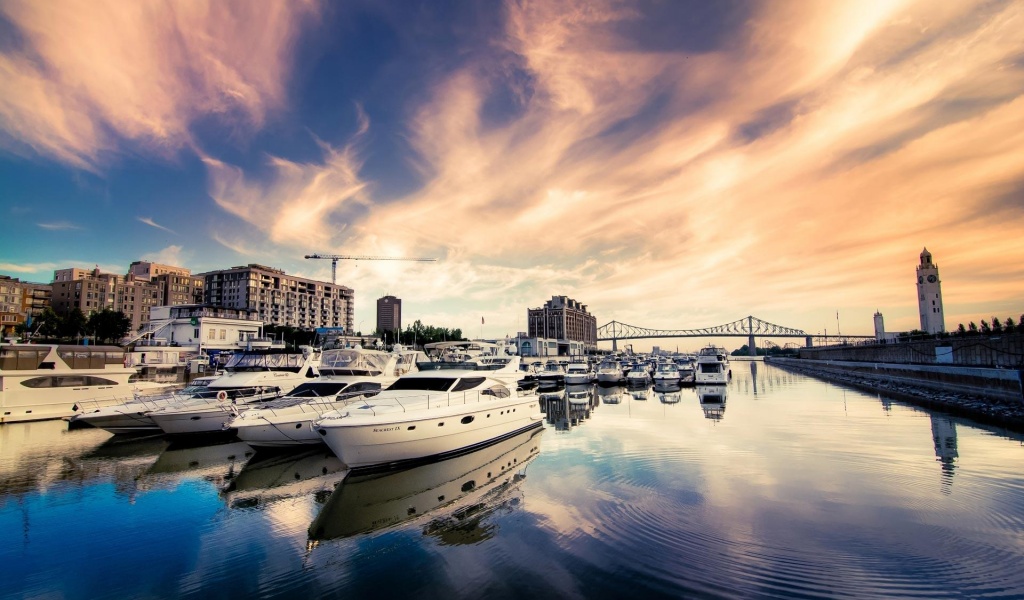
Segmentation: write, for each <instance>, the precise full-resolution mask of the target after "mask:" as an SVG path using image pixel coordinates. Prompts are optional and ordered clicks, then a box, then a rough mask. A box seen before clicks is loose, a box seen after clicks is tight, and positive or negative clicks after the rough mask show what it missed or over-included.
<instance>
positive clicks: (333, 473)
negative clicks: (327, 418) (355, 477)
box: [221, 447, 348, 508]
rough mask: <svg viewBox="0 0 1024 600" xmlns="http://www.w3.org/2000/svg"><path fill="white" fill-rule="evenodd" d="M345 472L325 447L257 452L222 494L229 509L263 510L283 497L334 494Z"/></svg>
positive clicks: (346, 471) (339, 461)
mask: <svg viewBox="0 0 1024 600" xmlns="http://www.w3.org/2000/svg"><path fill="white" fill-rule="evenodd" d="M347 473H348V469H347V468H346V467H345V465H344V464H343V463H342V462H341V460H339V459H338V457H336V456H334V454H333V453H332V452H331V451H330V450H329V449H327V448H326V447H324V448H316V449H311V450H300V451H297V452H270V453H267V454H260V453H259V452H257V453H256V455H255V456H254V457H252V458H251V459H250V460H249V462H247V463H245V466H244V467H242V470H241V471H240V472H239V473H238V475H237V476H235V477H234V478H232V479H230V481H229V482H228V484H227V485H225V486H224V488H223V489H222V491H221V496H222V497H223V498H224V502H225V503H226V504H227V505H228V506H229V507H231V508H262V507H265V506H266V505H268V504H270V503H271V502H275V501H277V500H281V499H284V498H298V497H300V496H307V495H314V496H317V495H319V494H321V493H322V492H325V491H326V492H330V491H333V490H334V488H335V486H337V485H338V483H339V482H341V480H342V479H344V478H345V475H346V474H347Z"/></svg>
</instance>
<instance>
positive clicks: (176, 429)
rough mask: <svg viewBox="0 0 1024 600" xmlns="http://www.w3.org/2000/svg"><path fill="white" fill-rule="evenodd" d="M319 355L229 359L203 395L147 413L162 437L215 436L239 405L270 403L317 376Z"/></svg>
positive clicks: (253, 353) (249, 354)
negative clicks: (269, 401) (196, 434)
mask: <svg viewBox="0 0 1024 600" xmlns="http://www.w3.org/2000/svg"><path fill="white" fill-rule="evenodd" d="M319 362H320V353H319V351H317V350H315V349H313V348H310V347H308V346H304V347H303V348H302V351H301V352H296V351H291V350H285V351H280V350H273V349H271V350H248V351H244V352H237V353H235V354H234V355H232V356H231V358H230V359H229V360H228V363H227V365H225V367H224V371H225V372H224V375H222V376H221V377H219V378H217V380H216V381H214V382H212V383H211V384H210V386H209V388H207V389H206V390H205V391H203V392H199V393H198V394H195V395H194V396H192V397H191V398H189V399H188V400H185V401H184V402H182V403H181V404H178V405H175V406H168V407H165V408H161V409H158V410H155V411H153V412H151V413H149V416H150V418H152V419H153V421H154V422H155V423H156V424H157V425H158V426H160V429H162V430H163V431H164V433H167V434H171V435H177V434H187V433H216V432H220V431H223V430H224V424H225V423H226V422H227V421H228V420H229V419H230V418H231V417H232V416H234V414H235V411H237V406H238V405H240V404H254V403H257V402H265V401H267V400H272V399H274V398H277V397H279V396H282V395H283V394H287V393H288V392H290V391H292V390H293V389H295V387H297V386H298V385H299V384H301V383H305V382H307V381H309V380H310V379H314V378H316V377H318V376H319V372H318V371H317V364H319Z"/></svg>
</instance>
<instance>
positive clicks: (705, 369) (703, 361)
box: [694, 346, 732, 385]
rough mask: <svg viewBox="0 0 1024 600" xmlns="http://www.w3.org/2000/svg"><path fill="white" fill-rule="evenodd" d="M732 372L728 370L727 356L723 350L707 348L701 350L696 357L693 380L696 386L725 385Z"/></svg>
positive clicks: (712, 347) (713, 347)
mask: <svg viewBox="0 0 1024 600" xmlns="http://www.w3.org/2000/svg"><path fill="white" fill-rule="evenodd" d="M731 375H732V371H730V370H729V356H728V355H727V354H726V352H725V349H724V348H718V347H716V346H708V347H706V348H702V349H701V351H700V354H698V355H697V368H696V372H695V374H694V380H695V381H696V383H697V385H702V384H708V383H711V384H716V383H718V384H725V383H728V382H729V377H730V376H731Z"/></svg>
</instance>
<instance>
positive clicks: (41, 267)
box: [0, 262, 58, 274]
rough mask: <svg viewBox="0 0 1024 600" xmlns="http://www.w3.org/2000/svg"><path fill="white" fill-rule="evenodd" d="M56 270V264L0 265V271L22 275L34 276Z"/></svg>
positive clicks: (7, 263)
mask: <svg viewBox="0 0 1024 600" xmlns="http://www.w3.org/2000/svg"><path fill="white" fill-rule="evenodd" d="M56 268H58V267H57V263H52V262H41V263H9V262H3V263H0V271H4V272H7V273H19V274H21V273H24V274H35V273H45V272H47V271H53V270H54V269H56Z"/></svg>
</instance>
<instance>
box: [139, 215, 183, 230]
mask: <svg viewBox="0 0 1024 600" xmlns="http://www.w3.org/2000/svg"><path fill="white" fill-rule="evenodd" d="M136 218H137V219H138V220H139V222H140V223H145V224H146V225H149V226H150V227H155V228H157V229H160V230H162V231H166V232H167V233H174V234H177V232H175V231H174V230H173V229H169V228H167V227H164V226H163V225H161V224H159V223H157V222H156V221H154V220H153V219H152V218H150V217H136Z"/></svg>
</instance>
